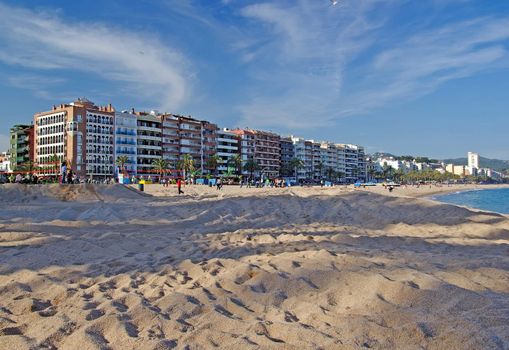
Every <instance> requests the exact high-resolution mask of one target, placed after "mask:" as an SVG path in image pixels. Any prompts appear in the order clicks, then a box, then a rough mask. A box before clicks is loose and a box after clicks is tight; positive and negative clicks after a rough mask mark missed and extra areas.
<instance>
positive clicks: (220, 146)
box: [216, 129, 247, 173]
mask: <svg viewBox="0 0 509 350" xmlns="http://www.w3.org/2000/svg"><path fill="white" fill-rule="evenodd" d="M216 148H217V155H218V156H219V158H221V160H220V161H219V164H218V167H217V171H218V173H226V172H227V171H228V161H229V160H230V159H231V158H232V157H233V156H235V155H237V154H238V153H239V136H238V135H237V134H235V133H234V132H232V131H230V130H229V129H219V130H218V131H216ZM246 157H247V155H246Z"/></svg>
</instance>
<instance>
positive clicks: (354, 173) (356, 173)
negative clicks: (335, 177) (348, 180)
mask: <svg viewBox="0 0 509 350" xmlns="http://www.w3.org/2000/svg"><path fill="white" fill-rule="evenodd" d="M352 176H353V177H354V180H355V182H357V180H358V179H359V168H358V167H355V168H353V169H352Z"/></svg>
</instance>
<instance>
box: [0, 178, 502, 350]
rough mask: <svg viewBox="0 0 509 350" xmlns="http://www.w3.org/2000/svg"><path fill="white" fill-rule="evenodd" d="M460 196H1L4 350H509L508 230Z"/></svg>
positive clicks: (51, 190)
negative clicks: (444, 200)
mask: <svg viewBox="0 0 509 350" xmlns="http://www.w3.org/2000/svg"><path fill="white" fill-rule="evenodd" d="M483 188H484V187H483ZM460 189H466V188H465V187H460ZM457 190H458V188H457V187H454V188H449V187H442V188H431V189H430V188H425V187H421V188H419V189H415V188H407V189H405V188H397V189H396V190H394V191H393V192H392V193H390V194H389V193H388V191H387V190H384V189H382V188H368V189H353V188H352V187H347V188H343V187H335V188H290V189H289V188H285V189H254V188H252V189H246V188H243V189H240V188H238V187H228V186H225V187H224V189H223V190H222V191H217V190H215V189H214V188H208V187H204V186H186V187H184V191H185V195H182V196H180V197H179V196H177V195H176V188H175V187H170V188H163V187H162V186H160V185H147V186H146V192H145V193H143V194H140V193H138V192H137V191H136V190H134V189H133V188H126V187H124V186H121V185H102V186H101V185H74V186H64V187H62V186H58V185H46V186H25V185H17V184H8V185H1V186H0V349H80V350H85V349H174V348H175V349H213V348H218V349H235V350H238V349H366V348H370V349H448V350H450V349H508V348H509V217H508V216H505V215H500V214H496V213H487V212H482V211H478V210H469V209H467V208H461V207H457V206H452V205H447V204H441V203H438V202H435V201H432V200H430V199H427V198H418V197H427V196H431V195H435V194H437V191H438V192H445V191H457Z"/></svg>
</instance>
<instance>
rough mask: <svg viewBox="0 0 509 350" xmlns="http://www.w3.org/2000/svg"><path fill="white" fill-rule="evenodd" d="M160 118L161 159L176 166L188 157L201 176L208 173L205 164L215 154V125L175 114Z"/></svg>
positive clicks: (208, 170) (209, 170)
mask: <svg viewBox="0 0 509 350" xmlns="http://www.w3.org/2000/svg"><path fill="white" fill-rule="evenodd" d="M161 118H162V136H163V137H162V141H163V142H162V143H163V149H162V151H163V158H164V159H166V160H168V161H169V162H170V163H172V164H176V163H177V162H178V161H179V160H181V159H182V157H183V156H184V155H190V156H191V157H193V160H194V166H195V168H196V169H198V170H200V171H201V173H202V174H207V173H210V172H211V169H208V168H207V162H208V159H209V158H210V157H211V156H212V155H214V154H216V152H217V148H216V130H217V125H216V124H213V123H210V122H208V121H205V120H197V119H194V118H191V117H185V116H181V115H175V114H164V115H162V116H161Z"/></svg>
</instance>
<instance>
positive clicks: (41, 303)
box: [30, 299, 57, 317]
mask: <svg viewBox="0 0 509 350" xmlns="http://www.w3.org/2000/svg"><path fill="white" fill-rule="evenodd" d="M30 311H31V312H38V314H39V316H42V317H51V316H54V315H55V314H56V313H57V309H56V307H54V306H53V305H52V304H51V301H49V300H40V299H33V301H32V306H31V307H30Z"/></svg>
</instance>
